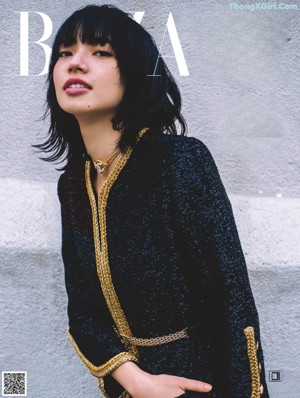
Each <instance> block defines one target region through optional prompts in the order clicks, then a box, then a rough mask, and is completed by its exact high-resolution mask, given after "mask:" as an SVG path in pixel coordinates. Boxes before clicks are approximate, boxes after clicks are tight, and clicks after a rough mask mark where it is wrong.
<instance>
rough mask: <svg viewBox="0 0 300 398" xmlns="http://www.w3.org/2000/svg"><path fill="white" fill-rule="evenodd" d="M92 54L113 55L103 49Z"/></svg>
mask: <svg viewBox="0 0 300 398" xmlns="http://www.w3.org/2000/svg"><path fill="white" fill-rule="evenodd" d="M94 55H97V56H99V57H112V56H113V54H112V53H110V52H108V51H103V50H99V51H96V52H95V53H94Z"/></svg>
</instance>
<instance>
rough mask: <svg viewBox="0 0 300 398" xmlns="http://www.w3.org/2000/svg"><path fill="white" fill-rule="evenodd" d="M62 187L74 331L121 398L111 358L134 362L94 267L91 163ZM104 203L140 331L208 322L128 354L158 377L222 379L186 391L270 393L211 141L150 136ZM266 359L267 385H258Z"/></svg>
mask: <svg viewBox="0 0 300 398" xmlns="http://www.w3.org/2000/svg"><path fill="white" fill-rule="evenodd" d="M93 173H95V170H93V168H91V175H90V176H88V178H91V179H92V178H93V176H94V174H93ZM58 194H59V198H60V202H61V209H62V256H63V261H64V267H65V281H66V290H67V294H68V315H69V327H70V333H71V335H72V337H73V339H74V341H75V342H76V344H77V346H78V347H79V350H80V352H81V354H82V356H83V358H84V359H88V361H89V363H91V364H93V366H96V368H97V367H98V368H97V369H99V373H97V372H96V373H97V374H95V373H94V374H95V375H96V376H98V377H103V378H104V384H105V390H106V393H107V395H108V396H109V397H110V398H116V397H119V396H120V395H121V393H122V391H123V389H122V387H121V386H119V385H118V384H117V383H116V382H115V381H114V380H113V378H112V377H111V376H110V375H109V373H110V371H111V369H113V367H114V366H115V365H116V366H117V365H118V364H117V363H116V364H115V362H114V358H120V357H121V358H123V359H122V360H123V361H126V358H127V357H126V355H127V354H126V352H127V348H126V347H125V346H124V345H123V344H122V342H121V341H120V339H119V336H118V335H117V333H116V332H115V330H114V328H113V326H114V321H113V318H112V316H111V314H110V312H109V310H108V307H107V305H106V302H105V298H104V296H103V293H102V290H101V287H100V282H99V278H98V275H97V270H96V259H95V246H94V237H93V225H92V210H91V205H90V202H89V197H88V194H87V189H86V176H85V162H83V161H82V162H79V163H78V166H77V167H76V168H74V169H72V170H70V171H67V172H65V173H63V174H62V175H61V177H60V179H59V182H58ZM94 194H95V192H94ZM105 211H106V229H107V247H108V261H109V268H110V273H111V278H112V282H113V285H114V289H115V291H116V294H117V296H118V299H119V302H120V305H121V307H122V310H123V312H124V314H125V316H126V319H127V322H128V324H129V326H130V329H131V331H132V334H133V336H135V337H140V338H151V337H157V336H162V335H166V334H170V333H174V332H177V331H179V330H181V329H183V328H185V327H188V326H192V325H194V324H198V325H199V324H200V327H198V328H197V330H196V331H195V333H191V336H190V338H189V339H181V340H177V341H174V342H170V343H168V344H165V345H160V346H154V347H138V357H137V358H136V359H134V358H132V357H131V359H130V356H129V357H128V359H127V360H136V361H138V362H139V366H140V367H141V368H142V369H144V370H145V371H147V372H150V373H153V374H160V373H165V374H174V375H179V376H184V377H189V378H193V379H199V380H202V381H206V382H208V383H211V384H212V385H213V390H212V391H211V392H209V393H197V394H195V393H191V392H186V393H185V395H183V396H181V398H196V397H210V398H253V397H257V396H258V395H255V394H259V396H261V397H263V398H268V397H269V394H268V390H267V386H266V381H265V369H264V361H263V351H262V347H261V344H260V330H259V318H258V314H257V310H256V306H255V302H254V298H253V294H252V291H251V287H250V283H249V278H248V272H247V267H246V263H245V258H244V255H243V251H242V248H241V244H240V240H239V236H238V231H237V228H236V224H235V221H234V217H233V213H232V208H231V204H230V201H229V199H228V196H227V194H226V192H225V189H224V186H223V184H222V181H221V179H220V175H219V172H218V169H217V167H216V164H215V162H214V160H213V158H212V156H211V153H210V151H209V150H208V148H207V147H206V146H205V145H204V144H203V143H202V141H200V140H198V139H196V138H192V137H182V136H170V135H160V136H152V135H151V134H150V133H149V134H145V135H144V136H143V137H142V138H141V140H140V141H139V142H138V143H137V145H136V146H135V147H134V148H133V151H132V153H131V155H130V157H129V159H128V160H127V162H126V164H125V166H124V167H123V169H122V170H121V172H120V173H119V175H118V177H117V179H116V181H115V182H114V183H113V185H112V187H111V189H110V192H109V195H108V199H107V204H106V209H105ZM247 327H252V328H253V336H254V339H255V341H256V342H259V344H258V348H257V349H256V348H255V350H254V348H253V347H254V346H253V344H251V346H250V345H249V344H248V345H247V339H246V337H245V334H244V330H245V329H246V328H247ZM251 330H252V329H251ZM251 350H252V351H251ZM121 353H124V354H121ZM249 353H250V354H251V355H252V356H253V355H254V356H255V357H256V358H257V361H250V360H249V355H250V354H249ZM119 354H121V355H119ZM107 364H109V365H110V366H107ZM114 364H115V365H114ZM251 364H252V365H251ZM257 364H259V366H260V369H259V376H257V377H258V378H257V380H259V381H260V383H261V385H262V388H263V393H262V394H260V392H259V391H258V388H260V386H257V385H256V384H255V383H254V382H253V374H256V375H257V369H251V366H252V367H253V366H255V367H257ZM88 367H89V366H88ZM90 370H91V369H90ZM255 372H256V373H255ZM262 388H261V389H262Z"/></svg>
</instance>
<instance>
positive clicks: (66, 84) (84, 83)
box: [63, 78, 92, 90]
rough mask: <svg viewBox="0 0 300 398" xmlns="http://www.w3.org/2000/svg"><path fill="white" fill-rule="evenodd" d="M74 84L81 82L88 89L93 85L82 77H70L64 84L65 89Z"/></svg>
mask: <svg viewBox="0 0 300 398" xmlns="http://www.w3.org/2000/svg"><path fill="white" fill-rule="evenodd" d="M72 84H80V85H82V86H84V88H87V89H91V88H92V87H91V86H90V85H89V84H88V83H87V82H85V81H84V80H81V79H74V78H73V79H68V80H67V81H66V82H65V84H64V87H63V88H64V90H66V89H68V88H71V87H70V86H72Z"/></svg>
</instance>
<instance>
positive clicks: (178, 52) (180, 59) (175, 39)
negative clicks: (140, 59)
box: [20, 11, 189, 76]
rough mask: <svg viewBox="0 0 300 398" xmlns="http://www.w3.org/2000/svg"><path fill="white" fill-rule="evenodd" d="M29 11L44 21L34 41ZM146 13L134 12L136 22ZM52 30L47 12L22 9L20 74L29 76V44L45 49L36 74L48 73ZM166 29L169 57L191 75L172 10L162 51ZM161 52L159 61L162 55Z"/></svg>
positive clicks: (180, 73) (182, 70)
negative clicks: (41, 68) (169, 46)
mask: <svg viewBox="0 0 300 398" xmlns="http://www.w3.org/2000/svg"><path fill="white" fill-rule="evenodd" d="M29 13H34V14H37V15H39V16H40V18H41V22H42V23H43V34H42V36H41V37H40V38H39V39H38V40H34V41H30V40H29ZM144 14H145V12H144V11H137V12H135V13H134V15H133V18H134V19H135V21H136V22H138V23H141V21H142V19H143V17H144ZM52 31H53V24H52V20H51V18H50V17H49V16H48V15H47V14H45V13H43V12H38V11H20V76H29V44H31V45H32V44H35V45H38V46H40V47H41V48H42V49H43V51H44V56H45V62H44V66H43V70H42V71H41V72H40V73H38V74H37V75H35V76H41V75H45V74H47V73H48V68H49V61H50V56H51V48H50V46H49V45H48V44H46V43H45V41H46V40H48V39H49V38H50V36H51V34H52ZM166 31H167V32H168V34H169V37H170V41H171V44H172V49H173V52H174V55H170V56H168V58H170V57H173V58H175V59H176V62H177V66H178V71H179V75H180V76H189V71H188V67H187V64H186V61H185V57H184V53H183V50H182V46H181V43H180V40H179V36H178V32H177V29H176V25H175V21H174V18H173V15H172V12H170V13H169V15H168V19H167V23H166V27H165V30H164V34H163V39H162V41H161V44H160V46H159V48H160V51H161V49H162V48H163V45H164V38H165V33H166ZM160 54H161V53H159V56H158V59H157V62H158V60H159V58H160V57H161V55H160ZM157 62H156V65H157ZM150 76H158V75H156V66H155V67H154V70H153V74H152V75H150Z"/></svg>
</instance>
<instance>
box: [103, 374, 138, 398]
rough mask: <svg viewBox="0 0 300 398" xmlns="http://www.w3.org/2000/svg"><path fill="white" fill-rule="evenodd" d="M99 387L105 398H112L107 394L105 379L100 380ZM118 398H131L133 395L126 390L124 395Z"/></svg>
mask: <svg viewBox="0 0 300 398" xmlns="http://www.w3.org/2000/svg"><path fill="white" fill-rule="evenodd" d="M98 386H99V389H100V391H101V392H102V394H103V395H104V397H105V398H110V397H109V395H107V392H106V391H105V386H104V379H103V378H102V377H100V378H99V381H98ZM118 398H131V395H130V394H129V392H127V391H126V390H124V391H123V392H122V394H121V395H120V396H119V397H118Z"/></svg>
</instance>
